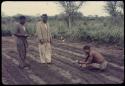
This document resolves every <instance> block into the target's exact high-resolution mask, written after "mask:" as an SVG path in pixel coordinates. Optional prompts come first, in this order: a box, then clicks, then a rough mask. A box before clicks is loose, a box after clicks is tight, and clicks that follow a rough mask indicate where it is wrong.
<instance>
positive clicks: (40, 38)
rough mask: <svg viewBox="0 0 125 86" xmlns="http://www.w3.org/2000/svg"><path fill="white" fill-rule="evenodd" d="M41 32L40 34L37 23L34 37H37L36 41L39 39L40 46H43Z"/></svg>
mask: <svg viewBox="0 0 125 86" xmlns="http://www.w3.org/2000/svg"><path fill="white" fill-rule="evenodd" d="M41 32H42V31H41V27H40V24H39V23H37V24H36V35H37V37H38V39H39V42H40V43H41V44H43V36H42V33H41Z"/></svg>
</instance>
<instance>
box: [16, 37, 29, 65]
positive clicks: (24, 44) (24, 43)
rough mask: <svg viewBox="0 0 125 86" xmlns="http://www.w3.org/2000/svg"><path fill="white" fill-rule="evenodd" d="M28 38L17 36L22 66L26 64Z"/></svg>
mask: <svg viewBox="0 0 125 86" xmlns="http://www.w3.org/2000/svg"><path fill="white" fill-rule="evenodd" d="M27 46H28V44H27V40H26V39H25V38H17V51H18V60H19V63H20V66H25V65H26V49H27Z"/></svg>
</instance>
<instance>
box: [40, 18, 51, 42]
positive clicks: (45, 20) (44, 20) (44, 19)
mask: <svg viewBox="0 0 125 86" xmlns="http://www.w3.org/2000/svg"><path fill="white" fill-rule="evenodd" d="M47 20H48V16H42V21H43V23H44V24H47ZM44 42H49V43H52V40H51V39H50V41H48V40H46V41H43V40H40V43H41V44H43V43H44Z"/></svg>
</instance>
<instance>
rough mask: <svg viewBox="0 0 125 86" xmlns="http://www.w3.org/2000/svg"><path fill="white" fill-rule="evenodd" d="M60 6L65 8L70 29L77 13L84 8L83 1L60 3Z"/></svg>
mask: <svg viewBox="0 0 125 86" xmlns="http://www.w3.org/2000/svg"><path fill="white" fill-rule="evenodd" d="M59 4H60V5H61V6H62V7H63V8H64V11H65V14H66V22H67V24H68V27H69V28H71V26H72V22H73V18H74V15H75V14H76V13H77V11H78V9H79V8H80V7H81V6H82V4H83V1H79V2H76V1H60V2H59Z"/></svg>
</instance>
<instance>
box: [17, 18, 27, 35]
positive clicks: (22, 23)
mask: <svg viewBox="0 0 125 86" xmlns="http://www.w3.org/2000/svg"><path fill="white" fill-rule="evenodd" d="M19 23H20V24H21V25H24V24H25V23H26V19H20V20H19ZM15 35H16V36H24V35H22V34H19V33H18V34H15ZM27 36H28V35H25V37H27Z"/></svg>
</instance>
